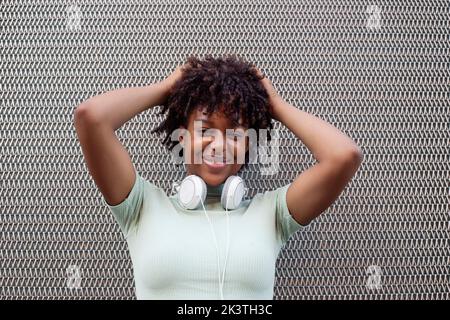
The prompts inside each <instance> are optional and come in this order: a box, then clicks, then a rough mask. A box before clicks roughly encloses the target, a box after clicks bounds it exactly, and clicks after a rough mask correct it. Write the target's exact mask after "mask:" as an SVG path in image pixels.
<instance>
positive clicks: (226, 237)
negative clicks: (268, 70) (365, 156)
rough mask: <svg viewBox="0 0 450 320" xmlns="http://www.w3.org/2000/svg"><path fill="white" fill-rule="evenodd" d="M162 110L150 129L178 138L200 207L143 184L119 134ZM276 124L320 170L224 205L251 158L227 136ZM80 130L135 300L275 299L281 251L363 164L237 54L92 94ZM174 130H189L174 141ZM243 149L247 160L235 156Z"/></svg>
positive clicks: (344, 140)
mask: <svg viewBox="0 0 450 320" xmlns="http://www.w3.org/2000/svg"><path fill="white" fill-rule="evenodd" d="M156 105H160V106H163V108H162V110H161V113H162V114H165V113H166V112H167V115H166V118H165V120H164V121H163V122H162V123H161V124H160V125H159V126H157V128H155V129H154V130H153V132H158V133H165V138H164V140H163V143H164V144H165V145H166V146H168V147H169V149H171V150H173V149H174V147H175V146H176V145H178V143H180V145H181V146H182V156H183V159H185V161H184V162H185V168H186V176H187V177H188V176H189V177H193V176H195V177H198V178H200V180H196V181H197V182H199V184H198V185H195V184H192V185H190V186H189V185H188V187H187V190H188V191H192V190H194V186H197V187H198V186H201V185H202V183H204V184H203V186H204V187H205V189H204V190H203V191H204V195H205V198H204V199H203V200H204V201H203V200H200V205H196V207H195V208H192V207H191V208H186V206H185V205H182V203H181V198H182V196H180V197H179V195H180V193H181V191H180V189H178V191H179V192H178V193H175V194H172V195H167V194H166V193H165V192H164V190H163V189H161V188H159V187H158V186H156V185H155V184H154V183H152V182H151V181H148V180H146V179H144V178H143V177H142V176H141V175H140V174H139V173H138V172H137V171H136V169H135V167H134V164H133V163H132V162H131V159H130V156H129V154H128V153H127V150H126V149H125V148H124V147H123V145H122V144H121V143H120V142H119V140H118V139H117V137H116V135H115V130H116V129H118V128H119V127H121V126H122V125H123V124H124V123H125V122H127V121H128V120H130V119H131V118H132V117H133V116H135V115H137V114H139V113H140V112H143V111H145V110H147V109H148V108H151V107H152V106H156ZM272 119H275V120H276V121H280V122H281V123H282V124H284V125H285V126H286V127H287V128H288V129H290V130H291V131H292V132H293V133H294V134H295V136H297V137H298V138H299V139H300V140H301V141H302V142H303V143H304V144H305V145H306V147H307V148H308V149H309V150H310V151H311V152H312V154H313V156H314V157H315V159H316V160H317V164H315V165H314V166H312V167H311V168H308V169H307V170H305V171H304V172H302V173H299V175H298V176H297V177H296V179H295V180H293V181H292V182H291V183H289V184H288V185H285V186H281V187H279V188H277V189H275V190H270V191H265V192H264V193H258V194H257V195H255V196H254V197H253V198H252V199H242V201H240V202H239V201H238V202H237V205H236V206H235V207H232V209H229V208H228V203H226V204H224V201H223V196H222V194H223V193H226V192H225V191H224V190H225V188H224V186H226V188H227V192H229V190H230V189H229V184H227V181H228V180H229V178H230V179H231V178H233V179H234V178H235V177H238V176H239V175H238V173H239V171H240V170H241V169H242V168H243V166H245V165H246V164H247V163H248V160H249V157H248V154H249V139H248V137H246V136H245V135H244V138H242V137H243V136H242V135H241V136H239V137H238V138H237V139H236V136H235V135H234V134H232V135H231V136H229V135H228V133H229V130H227V129H234V130H235V131H234V133H236V132H240V133H242V132H245V130H248V129H256V132H259V129H271V128H272V122H271V120H272ZM196 124H197V125H196ZM75 127H76V131H77V134H78V137H79V141H80V143H81V147H82V151H83V154H84V157H85V160H86V164H87V166H88V168H89V171H90V174H91V175H92V177H93V179H94V181H95V184H96V185H97V187H98V188H99V190H100V191H101V193H102V195H103V197H104V201H105V204H106V205H107V206H108V207H109V208H110V210H111V212H112V213H113V214H114V216H115V218H116V220H117V222H118V224H119V226H120V228H121V231H122V232H123V234H124V236H125V238H126V241H127V244H128V247H129V251H130V256H131V259H132V262H133V272H134V278H135V285H136V295H137V298H138V299H219V298H220V299H273V285H274V280H275V263H276V259H277V256H278V253H279V251H280V249H281V248H282V247H283V245H284V244H285V243H286V242H287V240H288V239H289V237H290V236H292V235H293V234H294V233H295V232H296V231H297V230H299V229H301V228H303V227H304V226H306V225H308V224H309V223H310V222H311V221H312V220H313V219H314V218H316V217H317V216H319V215H320V214H321V213H322V212H324V211H325V210H326V209H327V208H328V207H329V206H330V205H331V204H332V203H333V202H334V201H335V200H336V198H337V197H338V196H339V195H340V193H341V192H342V191H343V189H344V188H345V186H346V185H347V184H348V183H349V181H350V180H351V178H352V177H353V176H354V175H355V173H356V171H357V169H358V167H359V166H360V164H361V161H362V152H361V149H360V148H359V147H358V146H357V145H356V144H355V143H354V142H353V141H352V140H351V139H350V138H349V137H347V136H346V135H345V134H344V133H342V132H341V131H339V130H338V129H337V128H335V127H334V126H332V125H331V124H329V123H327V122H325V121H323V120H321V119H319V118H318V117H315V116H313V115H311V114H308V113H306V112H304V111H302V110H299V109H298V108H296V107H294V106H292V105H290V104H289V103H287V102H286V101H284V100H283V98H282V97H281V96H280V95H279V94H278V93H277V92H276V90H275V89H274V87H273V85H272V83H271V82H270V81H269V79H267V77H265V76H264V75H263V74H262V73H261V72H260V71H259V70H258V69H257V68H256V67H255V65H254V64H251V63H248V62H246V61H245V60H243V59H242V58H240V57H238V56H236V55H227V56H224V57H219V58H213V57H212V56H210V55H207V56H206V57H205V58H204V59H199V58H196V57H193V56H191V57H189V58H188V59H187V62H186V63H185V64H184V65H183V66H180V67H178V68H176V70H175V71H174V72H173V73H172V74H170V75H169V76H168V77H167V78H166V79H164V80H163V81H161V82H157V83H153V84H150V85H148V86H143V87H134V88H125V89H118V90H114V91H110V92H106V93H104V94H101V95H98V96H94V97H91V98H90V99H88V100H86V101H85V102H83V103H82V104H81V105H80V106H78V107H77V108H76V111H75ZM177 129H183V130H184V132H185V133H187V134H186V135H181V134H178V135H176V137H177V139H178V140H176V139H171V137H173V136H172V133H173V132H175V131H176V130H177ZM207 130H215V132H216V133H217V132H218V133H219V134H218V135H217V134H216V135H206V134H204V133H205V131H207ZM269 137H270V134H269ZM258 138H259V136H258ZM172 140H175V141H172ZM242 152H245V163H242V162H239V161H236V160H237V158H236V156H237V155H239V154H242ZM196 157H197V158H196ZM199 158H200V160H201V161H200V162H198V161H193V160H194V159H199ZM188 160H189V161H188ZM268 179H270V178H268ZM234 180H235V181H239V179H234ZM201 181H203V182H201ZM191 182H192V181H190V182H189V183H191ZM196 190H197V191H198V190H199V189H196ZM227 194H228V193H227ZM198 199H199V198H197V200H198ZM225 271H226V272H225Z"/></svg>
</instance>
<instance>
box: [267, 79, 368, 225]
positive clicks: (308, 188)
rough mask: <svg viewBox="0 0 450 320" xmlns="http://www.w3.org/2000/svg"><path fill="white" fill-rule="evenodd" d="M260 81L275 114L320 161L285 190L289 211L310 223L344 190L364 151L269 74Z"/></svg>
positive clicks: (305, 222) (294, 216)
mask: <svg viewBox="0 0 450 320" xmlns="http://www.w3.org/2000/svg"><path fill="white" fill-rule="evenodd" d="M259 73H260V75H262V73H261V72H259ZM261 81H262V83H263V85H264V87H265V89H266V91H267V92H268V94H269V100H270V105H271V113H272V117H273V118H274V119H275V120H278V121H280V122H281V123H283V124H284V125H285V126H286V127H287V128H288V129H290V130H291V131H292V132H293V133H294V134H295V135H296V136H297V138H299V139H300V140H301V141H302V142H303V143H304V144H305V145H306V147H307V148H308V149H309V151H311V153H312V154H313V156H314V157H315V158H316V160H317V161H318V163H317V164H315V165H314V166H312V167H311V168H309V169H307V170H305V171H304V172H302V173H300V174H299V175H298V176H297V178H296V179H295V180H294V181H293V182H292V184H291V185H290V186H289V188H288V190H287V193H286V201H287V206H288V209H289V212H290V213H291V215H292V216H293V218H294V219H295V220H296V221H297V222H298V223H299V224H301V225H307V224H309V223H310V222H311V221H312V220H313V219H314V218H316V217H317V216H319V215H320V214H321V213H322V212H323V211H325V210H326V209H327V208H328V207H329V206H330V205H331V204H332V203H333V202H334V201H335V200H336V199H337V198H338V196H339V195H340V194H341V193H342V191H343V190H344V188H345V186H346V185H347V184H348V183H349V182H350V180H351V178H352V177H353V176H354V175H355V173H356V171H357V170H358V168H359V166H360V164H361V162H362V159H363V155H362V151H361V149H360V147H359V146H358V145H357V144H356V143H355V142H354V141H352V140H351V139H350V138H349V137H348V136H346V135H345V134H344V133H343V132H341V131H339V130H338V129H337V128H336V127H334V126H333V125H331V124H330V123H328V122H326V121H324V120H322V119H320V118H318V117H316V116H314V115H312V114H309V113H307V112H305V111H302V110H299V109H298V108H296V107H294V106H292V105H290V104H289V103H287V102H286V101H284V100H283V98H282V97H281V96H280V95H279V94H278V93H277V92H276V91H275V89H274V87H273V86H272V83H271V82H270V80H269V79H268V78H264V79H262V80H261Z"/></svg>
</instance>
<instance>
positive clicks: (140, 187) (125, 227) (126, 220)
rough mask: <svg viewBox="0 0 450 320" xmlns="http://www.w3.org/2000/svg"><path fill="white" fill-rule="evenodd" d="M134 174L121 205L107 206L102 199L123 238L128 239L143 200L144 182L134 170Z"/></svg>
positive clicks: (136, 221)
mask: <svg viewBox="0 0 450 320" xmlns="http://www.w3.org/2000/svg"><path fill="white" fill-rule="evenodd" d="M134 172H135V174H136V178H135V181H134V184H133V187H132V188H131V191H130V193H129V194H128V196H127V197H126V198H125V199H124V200H123V201H122V202H121V203H119V204H117V205H109V204H108V203H107V202H106V200H105V199H104V198H103V201H104V203H105V204H106V206H107V207H108V208H109V209H110V211H111V212H112V214H113V215H114V217H115V219H116V221H117V223H118V224H119V226H120V229H121V231H122V233H123V235H124V236H125V238H127V237H128V234H129V232H130V230H131V229H132V227H135V226H136V225H137V223H138V220H139V216H140V211H141V207H142V203H143V200H144V186H145V180H144V179H143V178H142V177H141V175H140V174H139V173H138V172H137V171H136V168H135V169H134Z"/></svg>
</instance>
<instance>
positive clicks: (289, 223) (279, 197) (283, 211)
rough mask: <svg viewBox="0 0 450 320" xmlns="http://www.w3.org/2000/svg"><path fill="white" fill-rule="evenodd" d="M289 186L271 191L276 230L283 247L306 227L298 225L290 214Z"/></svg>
mask: <svg viewBox="0 0 450 320" xmlns="http://www.w3.org/2000/svg"><path fill="white" fill-rule="evenodd" d="M289 186H290V184H288V185H285V186H283V187H280V188H278V189H275V190H273V191H271V192H272V193H273V196H274V201H275V221H276V229H277V233H278V235H279V237H280V239H281V242H282V245H283V246H284V245H285V244H286V242H287V241H288V240H289V238H290V237H291V236H292V235H293V234H294V233H295V232H296V231H297V230H299V229H302V228H305V227H306V226H304V225H301V224H300V223H298V222H297V221H296V220H295V219H294V217H293V216H292V215H291V213H290V212H289V209H288V207H287V201H286V193H287V189H288V188H289Z"/></svg>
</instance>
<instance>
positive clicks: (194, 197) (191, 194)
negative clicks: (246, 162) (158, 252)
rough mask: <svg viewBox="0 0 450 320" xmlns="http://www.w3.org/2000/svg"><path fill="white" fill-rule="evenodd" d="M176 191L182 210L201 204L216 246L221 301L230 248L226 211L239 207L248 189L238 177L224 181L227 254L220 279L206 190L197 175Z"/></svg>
mask: <svg viewBox="0 0 450 320" xmlns="http://www.w3.org/2000/svg"><path fill="white" fill-rule="evenodd" d="M175 189H176V191H177V200H178V203H179V204H180V205H181V206H182V207H183V208H184V209H188V210H194V209H197V208H198V207H199V205H200V204H201V205H202V207H203V211H204V212H205V215H206V218H207V219H208V222H209V226H210V228H211V231H212V234H213V237H214V242H215V245H216V253H217V270H218V273H219V293H220V298H221V299H222V300H223V283H224V281H225V280H224V279H225V269H226V267H227V260H228V251H229V246H230V232H229V216H228V210H234V209H236V208H238V207H239V205H240V204H241V202H242V199H243V198H244V196H245V195H246V194H247V191H248V188H246V187H245V183H244V180H242V178H240V177H239V176H229V177H228V178H227V180H226V181H225V184H224V186H223V189H222V194H221V197H220V202H221V204H222V207H223V208H224V209H225V212H226V215H227V253H226V257H225V265H224V268H223V274H222V277H221V276H220V256H219V247H218V244H217V238H216V234H215V232H214V228H213V226H212V224H211V220H210V219H209V217H208V214H207V213H206V209H205V205H204V202H205V199H206V193H207V188H206V184H205V182H204V181H203V179H202V178H200V177H199V176H197V175H193V174H192V175H189V176H187V177H186V178H184V179H183V181H182V182H181V184H179V185H177V186H175Z"/></svg>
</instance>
